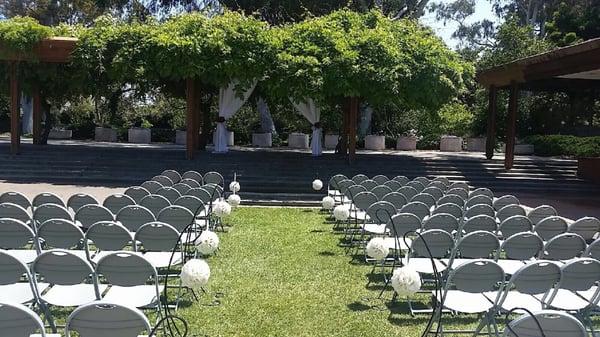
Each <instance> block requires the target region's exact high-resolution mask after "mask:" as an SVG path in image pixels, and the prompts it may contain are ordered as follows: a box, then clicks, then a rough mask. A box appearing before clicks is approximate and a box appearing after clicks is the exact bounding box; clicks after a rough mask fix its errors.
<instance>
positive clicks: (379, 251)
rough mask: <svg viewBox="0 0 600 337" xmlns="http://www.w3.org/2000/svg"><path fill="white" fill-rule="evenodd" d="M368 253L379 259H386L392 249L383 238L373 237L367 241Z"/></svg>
mask: <svg viewBox="0 0 600 337" xmlns="http://www.w3.org/2000/svg"><path fill="white" fill-rule="evenodd" d="M366 250H367V255H368V256H369V257H372V258H374V259H375V260H377V261H381V260H383V259H385V258H386V257H387V256H388V254H389V253H390V249H389V248H388V247H387V246H386V245H385V240H384V239H383V238H372V239H371V240H369V243H367V248H366Z"/></svg>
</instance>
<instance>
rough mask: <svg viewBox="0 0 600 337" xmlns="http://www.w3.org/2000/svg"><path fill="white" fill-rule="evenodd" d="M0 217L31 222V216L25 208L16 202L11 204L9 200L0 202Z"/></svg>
mask: <svg viewBox="0 0 600 337" xmlns="http://www.w3.org/2000/svg"><path fill="white" fill-rule="evenodd" d="M0 218H10V219H16V220H19V221H22V222H24V223H31V216H30V215H29V213H28V212H27V210H26V209H25V208H23V207H21V206H19V205H17V204H11V203H10V202H5V203H3V204H0Z"/></svg>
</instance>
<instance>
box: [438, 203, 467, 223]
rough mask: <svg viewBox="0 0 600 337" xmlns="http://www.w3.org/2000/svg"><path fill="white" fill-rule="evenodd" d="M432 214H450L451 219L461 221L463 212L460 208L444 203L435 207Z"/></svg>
mask: <svg viewBox="0 0 600 337" xmlns="http://www.w3.org/2000/svg"><path fill="white" fill-rule="evenodd" d="M432 214H451V215H452V216H453V217H455V218H457V219H461V218H462V217H463V210H462V207H460V206H458V205H456V204H453V203H446V204H441V205H439V206H438V207H436V208H435V209H434V210H433V212H432Z"/></svg>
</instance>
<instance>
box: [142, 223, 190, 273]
mask: <svg viewBox="0 0 600 337" xmlns="http://www.w3.org/2000/svg"><path fill="white" fill-rule="evenodd" d="M179 235H180V234H179V232H178V231H177V229H175V228H174V227H173V226H171V225H169V224H166V223H161V222H151V223H148V224H145V225H143V226H142V227H140V228H139V229H138V230H137V231H136V232H135V237H134V240H135V241H134V242H136V245H135V251H136V252H141V253H142V254H143V256H144V257H145V258H146V259H147V260H148V261H150V263H151V264H152V265H153V266H154V267H155V268H156V269H161V268H166V267H168V266H169V261H170V262H171V265H172V266H176V265H179V264H181V262H182V261H183V255H182V252H181V249H180V247H178V246H179ZM174 248H175V249H176V253H175V254H172V252H173V249H174Z"/></svg>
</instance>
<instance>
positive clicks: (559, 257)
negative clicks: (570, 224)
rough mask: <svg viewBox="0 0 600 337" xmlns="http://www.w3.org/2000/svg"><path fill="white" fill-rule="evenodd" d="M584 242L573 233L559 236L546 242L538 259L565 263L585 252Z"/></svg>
mask: <svg viewBox="0 0 600 337" xmlns="http://www.w3.org/2000/svg"><path fill="white" fill-rule="evenodd" d="M585 249H586V244H585V240H584V239H583V238H582V237H581V236H579V235H577V234H575V233H564V234H559V235H557V236H555V237H553V238H552V239H550V241H548V242H546V244H545V245H544V249H543V251H542V252H541V253H540V259H545V260H553V261H566V260H570V259H572V258H575V257H578V256H581V254H582V253H583V252H584V251H585Z"/></svg>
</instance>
